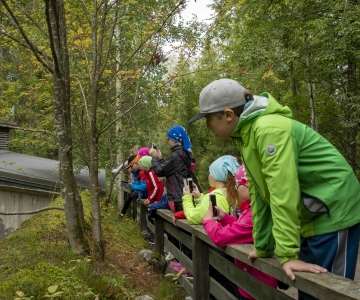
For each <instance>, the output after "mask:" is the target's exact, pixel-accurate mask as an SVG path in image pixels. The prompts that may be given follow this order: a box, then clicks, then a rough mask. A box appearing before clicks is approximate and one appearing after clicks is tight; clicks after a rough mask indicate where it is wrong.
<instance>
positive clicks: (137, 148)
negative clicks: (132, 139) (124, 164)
mask: <svg viewBox="0 0 360 300" xmlns="http://www.w3.org/2000/svg"><path fill="white" fill-rule="evenodd" d="M140 149H141V146H140V145H135V146H134V147H132V148H131V150H130V155H137V154H138V152H139V150H140Z"/></svg>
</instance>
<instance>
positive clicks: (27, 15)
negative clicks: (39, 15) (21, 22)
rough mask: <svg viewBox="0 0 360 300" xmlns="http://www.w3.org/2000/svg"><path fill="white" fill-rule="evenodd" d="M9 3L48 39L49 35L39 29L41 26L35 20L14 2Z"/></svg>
mask: <svg viewBox="0 0 360 300" xmlns="http://www.w3.org/2000/svg"><path fill="white" fill-rule="evenodd" d="M11 3H12V4H13V5H15V6H16V8H17V9H18V10H19V11H20V12H22V13H23V14H24V15H25V16H26V17H27V18H28V19H29V20H30V21H31V22H32V23H33V24H34V25H35V26H36V27H37V29H39V30H40V31H41V32H42V33H43V34H44V35H45V36H46V37H47V38H49V35H48V34H47V32H46V31H44V30H43V29H42V28H41V26H40V25H39V23H38V22H36V21H35V19H34V18H33V17H32V16H31V15H30V14H29V13H27V12H26V11H24V10H23V9H22V8H21V6H19V5H18V4H17V3H16V2H14V1H11Z"/></svg>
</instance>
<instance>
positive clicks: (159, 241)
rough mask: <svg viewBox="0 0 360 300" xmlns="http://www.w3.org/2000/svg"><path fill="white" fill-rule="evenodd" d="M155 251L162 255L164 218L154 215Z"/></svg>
mask: <svg viewBox="0 0 360 300" xmlns="http://www.w3.org/2000/svg"><path fill="white" fill-rule="evenodd" d="M154 234H155V251H156V252H158V253H160V254H162V255H164V219H163V218H161V217H159V216H158V215H156V217H155V232H154Z"/></svg>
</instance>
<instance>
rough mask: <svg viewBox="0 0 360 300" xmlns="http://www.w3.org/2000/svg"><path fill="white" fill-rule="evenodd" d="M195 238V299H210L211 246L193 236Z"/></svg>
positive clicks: (193, 256)
mask: <svg viewBox="0 0 360 300" xmlns="http://www.w3.org/2000/svg"><path fill="white" fill-rule="evenodd" d="M192 240H193V247H192V249H193V252H192V259H193V267H194V270H193V275H194V283H193V288H194V290H193V299H194V300H208V299H209V293H210V277H209V247H208V245H207V244H206V243H205V242H203V241H202V240H200V239H198V238H196V237H195V236H193V237H192Z"/></svg>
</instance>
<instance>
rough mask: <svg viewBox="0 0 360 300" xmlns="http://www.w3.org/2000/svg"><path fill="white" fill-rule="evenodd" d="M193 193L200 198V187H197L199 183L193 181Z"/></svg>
mask: <svg viewBox="0 0 360 300" xmlns="http://www.w3.org/2000/svg"><path fill="white" fill-rule="evenodd" d="M192 194H193V195H194V198H195V199H197V198H200V196H201V194H200V191H199V188H198V187H197V185H196V184H195V183H193V192H192Z"/></svg>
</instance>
